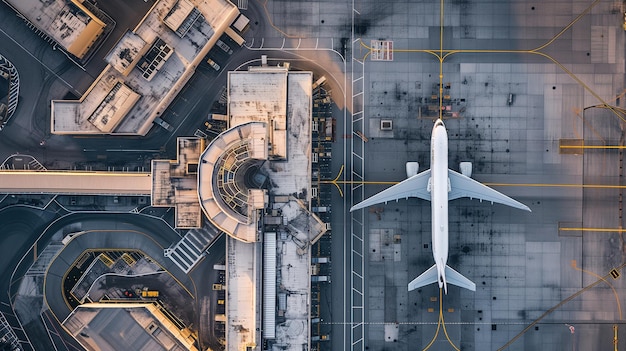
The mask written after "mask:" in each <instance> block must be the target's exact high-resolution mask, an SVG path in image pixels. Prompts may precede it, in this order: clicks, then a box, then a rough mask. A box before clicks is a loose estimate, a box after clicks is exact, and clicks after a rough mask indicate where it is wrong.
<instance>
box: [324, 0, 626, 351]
mask: <svg viewBox="0 0 626 351" xmlns="http://www.w3.org/2000/svg"><path fill="white" fill-rule="evenodd" d="M618 5H619V6H618ZM357 9H358V12H359V15H357V16H356V18H355V23H357V24H358V23H360V24H361V26H360V27H356V29H355V35H356V36H357V37H358V38H360V39H358V38H355V41H356V42H357V45H355V46H353V49H354V51H353V55H354V58H355V60H358V65H357V69H355V71H354V72H353V73H354V74H355V77H354V84H355V86H356V87H357V88H356V89H357V90H356V92H355V105H354V106H355V107H359V106H360V104H362V105H363V106H364V107H363V109H359V108H355V110H354V111H353V113H354V119H353V121H354V123H353V130H354V131H355V132H359V133H360V134H362V135H364V136H365V137H366V139H365V140H364V139H363V138H358V139H356V140H355V141H354V144H355V146H354V149H353V150H354V153H355V155H354V156H353V157H352V162H353V168H352V179H351V180H352V181H353V182H354V183H353V184H354V185H353V187H354V188H353V189H354V191H353V197H354V199H353V203H358V202H359V201H361V200H362V199H365V198H367V197H368V196H370V195H372V194H375V193H377V192H378V191H380V190H382V189H385V188H387V187H389V186H390V185H383V184H381V185H376V183H377V182H391V181H394V182H395V181H402V180H404V179H405V172H404V169H405V163H406V162H408V161H417V162H419V164H420V171H421V170H424V169H427V168H428V167H430V165H431V163H430V160H429V159H428V155H429V154H430V150H429V148H428V142H427V140H429V134H430V130H431V129H432V123H433V120H434V119H436V118H437V116H443V118H444V121H445V124H446V127H447V129H448V134H449V137H450V140H449V152H450V156H449V166H450V168H452V169H456V170H458V168H457V167H458V165H459V163H460V162H463V161H470V162H473V166H474V169H473V172H472V173H473V176H472V177H473V178H475V179H476V180H479V181H480V182H483V183H485V184H487V185H489V186H493V187H494V188H495V189H497V190H498V191H500V192H502V193H504V194H506V195H508V196H511V197H513V198H515V199H517V200H519V201H520V202H523V203H525V204H527V205H528V206H529V207H530V208H531V209H532V213H519V212H515V211H514V210H508V209H506V208H504V207H503V206H500V205H497V204H495V205H491V204H489V203H486V202H484V201H483V202H482V203H479V202H478V201H477V200H455V201H453V202H450V212H449V215H450V262H451V263H452V264H454V265H455V267H457V268H459V272H460V273H461V274H463V275H464V276H466V277H468V278H469V279H474V280H475V282H476V292H471V291H468V290H465V289H459V288H456V287H454V288H450V287H449V289H448V294H447V295H443V294H440V292H439V291H438V290H439V289H438V288H437V287H436V286H430V287H428V286H427V287H423V288H422V289H419V290H416V291H412V292H408V291H407V284H408V283H409V282H410V281H411V280H412V279H413V278H414V277H415V276H416V275H418V274H420V273H421V272H423V271H424V270H426V269H427V268H429V267H430V265H432V261H430V260H429V259H428V258H429V256H430V255H431V250H432V247H431V234H430V229H431V228H430V227H431V219H430V217H431V213H430V206H429V204H428V202H424V201H422V200H415V199H408V200H401V201H399V202H397V203H396V202H390V203H388V204H386V205H378V206H376V207H375V208H373V209H371V210H369V211H363V212H362V213H359V214H357V215H356V216H355V217H354V218H353V220H352V224H351V231H352V235H353V238H354V239H353V240H352V241H353V242H355V241H356V242H357V243H359V241H358V240H357V239H356V238H358V239H362V240H363V241H364V244H363V245H360V244H359V245H355V246H353V250H354V253H353V254H352V255H351V256H352V257H353V260H354V261H355V262H357V263H358V262H359V261H357V257H364V258H365V260H364V261H365V262H364V264H363V265H362V266H361V265H355V266H353V267H352V268H354V269H355V271H354V272H353V273H352V274H351V275H352V278H351V279H349V280H350V281H352V283H351V286H350V289H351V295H352V299H353V303H352V304H351V308H350V311H349V312H352V316H351V317H350V320H351V321H352V324H351V326H352V327H351V328H350V330H348V328H346V330H345V332H346V335H347V337H346V340H345V344H339V346H336V347H348V345H351V347H352V349H358V350H364V349H369V350H382V349H386V348H393V349H395V350H413V349H415V348H419V349H459V348H460V349H465V350H496V349H498V350H503V349H507V350H526V349H531V348H534V347H540V348H542V349H550V350H560V349H569V348H576V349H582V348H584V349H599V348H612V347H613V345H614V342H615V344H616V345H619V348H622V347H623V346H622V345H623V340H622V339H623V336H622V334H623V326H624V324H623V317H622V315H621V312H620V307H619V306H622V305H623V303H624V296H625V295H624V290H623V289H624V283H623V279H622V278H621V276H622V273H623V271H622V268H623V264H622V262H623V257H624V256H623V247H622V245H621V244H619V243H620V242H621V236H622V234H621V228H622V226H623V223H621V221H622V216H621V207H622V205H621V200H620V199H621V195H620V194H621V192H622V185H623V184H622V183H623V182H622V179H623V175H624V174H623V168H621V162H622V161H621V158H622V156H621V154H622V152H621V150H622V146H623V131H622V129H623V128H622V125H623V118H624V115H623V91H624V50H623V47H624V39H625V35H624V30H623V28H622V27H623V21H624V19H623V13H624V11H623V10H624V8H623V7H622V6H621V5H620V4H617V5H616V3H611V2H585V1H573V2H559V1H555V2H552V1H550V2H547V3H541V4H540V3H535V4H532V3H516V2H489V1H484V2H483V1H476V2H448V1H443V2H429V3H427V4H423V3H420V4H417V3H415V4H414V3H407V4H403V5H398V7H395V6H394V8H393V10H391V8H389V9H387V7H384V9H383V8H381V7H380V5H378V3H374V2H364V3H362V4H360V6H358V8H357ZM382 10H385V11H382ZM406 14H409V15H408V16H407V15H406ZM381 38H382V39H381ZM617 48H619V49H617ZM439 50H441V51H439ZM360 91H363V94H360ZM361 96H364V97H361ZM360 114H363V115H366V116H367V118H362V119H361V118H359V116H360ZM385 121H391V123H389V122H387V123H386V125H383V122H385ZM384 127H391V128H384ZM354 135H357V134H354ZM361 160H365V161H363V162H361ZM601 164H602V166H600V165H601ZM363 180H364V181H371V182H373V183H374V185H370V184H366V185H364V186H361V184H360V182H361V181H363ZM363 273H366V278H364V279H363V280H360V279H359V278H358V277H359V276H360V275H361V274H363ZM361 284H362V285H361ZM363 300H365V303H361V301H363ZM600 301H604V303H600ZM444 327H445V329H443V328H444ZM570 327H572V328H570ZM344 345H346V346H344Z"/></svg>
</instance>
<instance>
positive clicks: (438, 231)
mask: <svg viewBox="0 0 626 351" xmlns="http://www.w3.org/2000/svg"><path fill="white" fill-rule="evenodd" d="M430 169H431V178H430V179H431V184H430V185H431V187H430V199H431V211H432V217H431V218H432V247H433V258H434V259H435V264H436V265H437V276H438V277H439V279H438V283H439V288H441V287H445V285H446V284H445V279H446V275H445V268H446V264H447V261H448V190H449V183H448V182H449V181H448V133H447V132H446V127H445V126H444V124H443V121H441V120H437V122H436V123H435V126H434V127H433V133H432V136H431V139H430Z"/></svg>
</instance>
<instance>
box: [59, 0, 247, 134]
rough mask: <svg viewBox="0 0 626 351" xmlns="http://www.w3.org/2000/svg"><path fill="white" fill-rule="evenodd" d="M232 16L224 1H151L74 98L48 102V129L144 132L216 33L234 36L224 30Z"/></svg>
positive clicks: (235, 12)
mask: <svg viewBox="0 0 626 351" xmlns="http://www.w3.org/2000/svg"><path fill="white" fill-rule="evenodd" d="M238 16H239V11H238V10H237V8H236V7H235V6H234V5H233V4H232V3H230V2H229V1H226V0H211V1H209V0H204V1H198V2H192V1H191V0H160V1H156V2H155V4H154V6H153V7H152V9H151V10H150V11H149V12H148V13H147V14H146V16H145V17H144V19H143V21H142V22H141V23H140V24H139V25H138V26H137V28H135V29H134V30H132V31H131V30H129V31H127V32H126V33H125V35H124V36H123V37H122V38H120V40H119V41H118V43H117V45H116V46H115V47H114V48H113V49H112V50H111V51H110V52H109V54H108V55H107V56H106V57H105V61H106V62H107V63H108V65H107V67H106V68H105V69H104V71H102V73H101V74H100V75H99V77H98V78H97V79H96V80H95V81H94V82H93V84H92V85H91V87H89V89H88V90H87V92H86V93H85V94H84V95H83V96H82V97H81V98H80V100H79V101H69V100H53V101H52V107H51V109H52V112H51V116H50V118H51V122H50V126H51V127H50V128H51V132H52V133H53V134H73V135H75V134H92V135H93V134H117V135H145V134H146V133H147V132H148V130H150V128H151V127H152V126H153V124H152V122H154V121H155V120H156V119H157V118H159V116H160V115H161V114H162V113H163V112H164V111H165V109H166V108H167V107H168V106H169V104H170V103H171V102H172V100H173V99H174V98H175V97H176V96H177V95H178V93H179V92H180V90H181V89H182V87H183V86H184V85H185V84H186V83H187V82H188V81H189V79H190V78H191V76H192V75H193V73H194V72H195V70H196V67H197V66H198V65H199V64H200V62H201V61H202V60H203V59H204V57H205V56H206V55H207V53H208V52H209V50H210V49H211V48H212V47H213V45H215V43H216V42H217V41H218V40H219V38H220V36H221V35H222V34H224V33H228V34H229V35H231V36H233V37H236V38H240V37H239V35H238V34H236V32H235V31H234V30H232V29H229V26H230V25H231V24H233V22H235V20H236V19H237V17H238ZM161 121H162V120H161V119H160V118H159V120H157V122H158V123H160V124H162V125H163V124H164V123H163V122H161Z"/></svg>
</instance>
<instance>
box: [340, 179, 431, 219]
mask: <svg viewBox="0 0 626 351" xmlns="http://www.w3.org/2000/svg"><path fill="white" fill-rule="evenodd" d="M429 179H430V169H429V170H426V171H424V172H422V173H419V174H417V175H414V176H412V177H411V178H409V179H406V180H404V181H402V182H400V183H398V184H396V185H394V186H392V187H390V188H387V189H385V190H383V191H381V192H379V193H378V194H376V195H374V196H372V197H369V198H367V199H365V200H363V201H361V202H359V203H358V204H356V205H354V206H352V208H351V209H350V212H352V211H356V210H359V209H362V208H364V207H368V206H372V205H376V204H380V203H383V202H389V201H394V200H400V199H406V198H409V197H419V198H420V199H424V200H429V201H430V193H429V192H428V189H427V188H428V180H429Z"/></svg>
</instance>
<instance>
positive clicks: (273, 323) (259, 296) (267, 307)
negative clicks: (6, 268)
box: [0, 65, 327, 350]
mask: <svg viewBox="0 0 626 351" xmlns="http://www.w3.org/2000/svg"><path fill="white" fill-rule="evenodd" d="M312 99H313V96H312V73H310V72H302V71H298V72H292V71H290V70H289V67H288V65H284V66H267V65H262V66H259V67H251V68H250V69H249V70H248V71H241V72H230V73H229V80H228V101H229V109H228V120H229V125H230V129H228V130H227V131H226V132H224V133H222V134H220V135H219V136H217V137H216V138H215V139H214V140H213V141H211V143H209V144H208V145H207V146H206V147H205V144H204V140H203V139H201V138H197V137H190V138H179V139H178V149H177V150H178V152H177V154H178V157H177V159H176V160H153V161H152V172H151V173H141V172H137V173H135V172H117V173H116V172H77V171H74V172H54V171H46V170H41V171H39V172H36V171H20V172H16V171H3V172H1V174H0V177H4V178H3V179H5V180H6V182H3V184H4V186H5V188H3V192H7V193H11V192H20V193H24V192H27V193H39V194H41V193H49V194H98V195H113V194H115V195H120V196H121V195H126V196H128V195H145V194H146V193H147V194H150V195H151V202H152V205H153V206H154V207H174V208H175V220H174V223H175V226H176V227H177V228H183V229H191V228H200V227H201V226H202V214H201V212H200V210H202V212H203V213H204V215H206V217H207V218H208V219H209V221H210V222H211V225H212V226H214V227H215V228H216V229H217V230H218V231H223V232H225V233H226V234H227V235H228V239H227V244H226V250H227V251H226V256H227V260H226V284H225V286H227V287H228V288H227V289H226V291H227V294H226V311H225V320H224V321H225V324H226V343H227V344H228V345H240V346H241V347H242V348H245V347H254V345H260V344H261V343H262V342H263V340H264V342H265V343H267V344H270V345H277V346H279V347H281V348H287V349H294V350H295V349H302V348H308V347H309V345H310V335H309V330H310V323H311V322H310V321H311V316H310V313H311V312H310V308H309V307H310V304H309V301H310V299H311V297H310V290H311V259H312V252H311V245H312V244H314V243H315V242H316V241H317V240H319V238H320V237H321V236H322V235H324V233H326V232H327V225H326V224H325V223H323V222H322V221H321V220H320V219H319V218H318V217H317V216H316V215H314V214H313V213H312V212H310V204H311V194H312V191H311V172H312V171H311V158H310V155H311V149H312V141H311V135H312V127H311V120H312V118H311V117H312ZM296 136H297V137H296ZM307 136H308V137H307ZM18 175H21V177H22V178H21V179H24V178H23V177H30V178H29V182H30V183H32V184H33V188H32V189H30V190H28V189H24V188H23V186H21V185H20V184H22V183H20V182H19V181H18V180H17V176H18ZM146 182H148V184H146ZM102 184H106V186H104V187H103V186H102ZM26 190H28V191H26ZM87 234H89V236H93V235H94V233H93V232H88V233H83V232H80V233H72V234H71V235H69V236H67V237H66V239H64V245H65V247H63V248H61V249H60V250H61V251H59V253H58V254H57V256H55V257H56V258H53V260H52V262H51V263H50V266H49V268H48V270H47V273H46V286H45V288H44V291H45V292H46V296H47V304H48V306H50V308H51V311H52V312H53V313H54V315H55V316H56V318H57V319H58V320H59V321H63V320H65V322H63V325H64V326H65V327H66V328H67V327H68V325H69V326H72V328H71V330H72V333H71V334H72V335H78V336H79V337H78V340H79V342H80V343H81V344H83V345H85V344H89V342H87V341H89V340H91V341H90V342H95V341H93V340H96V339H97V338H91V337H90V338H89V339H86V337H85V336H84V335H83V334H84V333H85V332H84V328H86V327H87V325H91V323H97V324H98V325H99V326H100V327H99V328H101V330H102V332H103V333H104V334H106V333H105V330H108V329H107V327H106V323H104V322H102V321H100V322H98V321H99V320H100V319H99V318H98V321H91V322H90V321H89V320H91V319H90V318H91V317H89V318H87V317H84V316H91V315H93V314H94V313H96V314H99V313H104V314H110V313H115V315H118V314H121V315H123V316H125V318H126V317H128V316H134V315H135V314H137V313H138V312H132V311H134V310H132V309H131V308H139V310H141V311H143V309H145V308H148V310H150V308H151V307H146V306H129V307H119V308H116V309H114V312H111V311H110V309H107V308H108V307H109V306H108V305H106V306H105V305H101V304H98V303H95V302H97V301H101V300H102V299H101V298H100V299H95V298H94V300H93V302H94V303H92V304H89V305H87V306H86V307H85V309H81V310H76V308H82V306H83V305H81V304H77V305H76V306H75V307H74V309H73V311H74V312H72V309H67V307H69V306H71V305H72V304H71V303H69V302H66V303H65V304H63V303H62V301H61V300H59V299H68V298H62V296H64V294H63V293H60V291H62V290H63V289H65V288H62V286H61V284H62V280H61V279H58V278H60V277H64V276H65V275H67V274H68V273H69V272H70V271H71V270H73V269H74V268H73V267H74V266H73V265H70V266H63V265H64V264H65V265H67V262H72V261H74V262H76V261H81V260H82V258H81V257H83V256H81V255H84V253H83V252H84V251H83V250H85V249H87V248H92V247H94V248H104V247H106V248H107V250H112V247H116V248H117V250H120V249H124V250H131V251H132V250H142V251H143V252H146V253H147V254H148V256H149V257H150V259H151V260H156V262H158V263H159V265H161V266H162V267H164V268H166V270H167V272H170V274H174V275H177V273H175V272H180V271H182V272H184V273H183V274H186V273H188V272H189V271H190V270H191V269H192V268H193V267H194V266H195V265H196V264H197V263H198V262H199V260H200V258H201V257H202V255H203V251H204V250H205V249H206V248H207V247H208V246H209V244H210V243H211V241H212V239H213V238H214V237H215V234H216V233H214V235H213V236H212V237H210V238H209V240H205V241H204V242H202V240H199V239H198V238H199V235H198V232H195V234H194V233H192V232H189V233H188V235H186V236H185V237H184V238H183V239H182V240H181V241H180V242H179V243H177V244H176V245H173V246H170V247H169V248H167V249H165V248H164V249H162V250H161V252H159V250H158V248H155V249H154V250H153V249H149V248H150V245H148V243H146V242H144V243H141V242H142V241H138V240H140V239H141V240H144V239H142V237H141V235H139V236H137V235H129V234H131V233H130V232H129V233H127V234H125V235H122V236H121V237H123V238H125V239H126V241H128V242H125V243H124V242H122V241H120V240H119V239H115V240H113V239H112V238H111V239H107V235H114V233H110V234H107V232H99V233H96V235H97V236H98V238H100V240H104V242H106V243H107V244H105V245H102V244H98V243H97V242H95V241H93V240H95V239H88V237H89V236H88V235H87ZM133 237H136V239H133ZM79 239H80V240H81V241H85V240H90V243H89V244H80V242H81V241H79ZM112 245H113V246H112ZM81 247H82V250H81V249H80V248H81ZM146 250H148V251H146ZM68 255H69V256H68ZM59 257H63V259H59ZM98 257H99V260H96V261H94V262H100V261H103V262H105V263H106V262H110V264H109V265H114V264H116V263H115V261H113V260H111V259H109V258H107V257H108V256H102V254H100V256H98ZM103 257H104V258H103ZM167 258H169V260H167ZM164 260H165V261H164ZM134 261H135V260H133V264H134ZM120 262H121V264H124V262H123V261H120ZM59 265H61V266H59ZM100 265H102V263H100ZM102 269H104V268H102ZM102 269H101V270H102ZM105 270H106V269H105ZM53 272H56V273H53ZM102 272H104V271H102ZM262 272H263V273H262ZM127 273H128V272H126V273H125V274H127ZM81 279H83V278H81ZM178 279H180V280H181V281H185V279H184V278H178ZM72 291H73V290H72ZM91 295H93V294H91ZM73 296H74V297H73V298H69V299H70V300H72V299H74V300H75V301H77V302H80V303H83V302H88V301H92V300H91V298H89V299H87V301H85V298H86V297H85V296H86V295H84V294H82V295H80V296H82V297H76V296H75V295H73ZM65 305H68V306H67V307H66V306H65ZM276 306H278V308H277V307H276ZM103 308H104V310H103V311H106V312H95V311H100V310H101V309H103ZM70 312H72V313H73V314H72V315H71V316H70V317H67V314H68V313H70ZM142 313H144V312H142ZM152 314H153V315H154V313H152ZM81 316H83V317H81ZM85 318H87V319H85ZM102 318H104V317H102ZM133 318H134V317H133ZM145 318H147V317H145ZM145 318H144V317H141V320H144V319H145ZM154 318H156V319H157V320H161V319H162V318H157V317H154ZM126 319H128V318H126ZM104 320H106V318H104ZM81 321H82V322H81ZM133 321H134V322H133ZM131 322H132V323H138V324H139V325H143V326H144V327H145V326H146V325H147V324H146V323H143V322H141V321H140V320H138V319H136V318H134V319H132V320H130V319H128V323H131ZM103 323H104V324H103ZM132 323H131V324H132ZM161 325H162V326H163V325H169V324H167V323H163V322H161ZM261 325H262V329H261V330H263V332H262V333H260V332H258V330H259V329H260V326H261ZM87 328H90V329H89V330H91V329H92V328H91V327H87ZM109 328H114V330H117V329H115V328H116V327H114V326H111V327H109ZM133 328H134V327H133ZM94 329H98V328H95V327H94ZM91 332H92V333H93V332H94V331H93V330H92V331H91ZM113 332H114V331H113ZM81 333H83V334H81ZM177 333H179V331H173V332H172V333H171V334H172V335H178V334H177ZM87 334H88V335H89V333H87ZM148 334H149V333H148ZM145 337H146V338H148V337H149V335H146V336H145ZM102 340H104V339H102ZM102 340H101V341H102ZM168 340H170V339H168ZM172 340H174V339H172ZM120 342H123V341H122V340H120ZM125 342H130V341H129V340H126V341H125ZM155 342H156V341H155ZM159 342H161V343H163V342H162V341H159ZM172 342H173V341H172ZM103 347H104V346H103Z"/></svg>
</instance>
